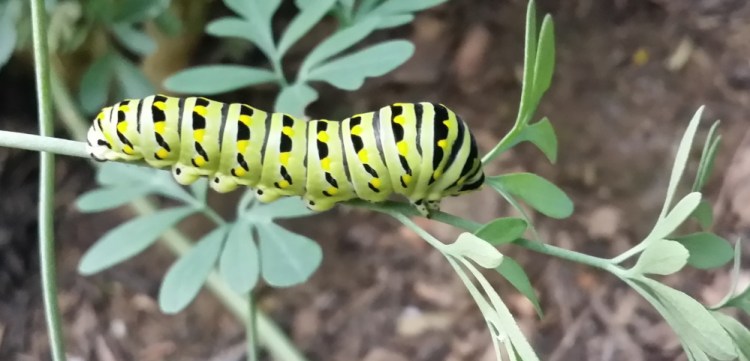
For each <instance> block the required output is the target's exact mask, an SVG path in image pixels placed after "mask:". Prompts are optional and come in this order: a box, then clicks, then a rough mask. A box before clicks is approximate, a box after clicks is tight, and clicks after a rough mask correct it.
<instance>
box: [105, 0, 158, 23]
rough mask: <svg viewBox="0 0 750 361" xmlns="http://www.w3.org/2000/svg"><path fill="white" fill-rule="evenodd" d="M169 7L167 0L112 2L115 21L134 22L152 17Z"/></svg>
mask: <svg viewBox="0 0 750 361" xmlns="http://www.w3.org/2000/svg"><path fill="white" fill-rule="evenodd" d="M167 7H169V0H128V1H118V2H115V3H114V18H113V21H114V22H117V23H136V22H141V21H144V20H148V19H150V18H154V17H156V16H157V15H159V14H160V13H162V12H164V10H166V9H167Z"/></svg>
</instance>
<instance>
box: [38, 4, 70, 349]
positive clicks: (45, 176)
mask: <svg viewBox="0 0 750 361" xmlns="http://www.w3.org/2000/svg"><path fill="white" fill-rule="evenodd" d="M46 15H47V14H46V12H45V8H44V1H42V0H32V1H31V26H32V36H33V43H34V70H35V75H36V94H37V109H38V110H39V134H40V135H41V136H44V137H50V136H52V134H53V132H54V123H53V119H52V99H51V97H50V80H49V53H48V50H47V19H46ZM54 199H55V155H54V153H53V152H41V153H40V155H39V261H40V262H41V273H42V293H43V298H44V313H45V318H46V321H47V331H48V332H49V344H50V350H51V353H52V359H53V360H55V361H63V360H65V344H64V342H63V335H62V326H61V320H60V309H59V306H58V304H57V281H56V279H55V277H56V276H57V273H56V270H55V268H56V262H55V234H54V204H55V202H54Z"/></svg>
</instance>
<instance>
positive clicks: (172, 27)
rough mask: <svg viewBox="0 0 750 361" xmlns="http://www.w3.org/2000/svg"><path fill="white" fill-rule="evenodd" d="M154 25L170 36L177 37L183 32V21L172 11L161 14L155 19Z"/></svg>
mask: <svg viewBox="0 0 750 361" xmlns="http://www.w3.org/2000/svg"><path fill="white" fill-rule="evenodd" d="M154 23H156V26H158V27H159V30H160V31H161V32H162V33H164V34H166V35H168V36H177V35H179V34H180V32H182V28H183V26H182V21H181V20H180V18H178V17H177V15H175V14H174V13H173V12H172V11H170V10H169V9H167V11H165V12H163V13H161V14H159V16H157V17H156V18H154Z"/></svg>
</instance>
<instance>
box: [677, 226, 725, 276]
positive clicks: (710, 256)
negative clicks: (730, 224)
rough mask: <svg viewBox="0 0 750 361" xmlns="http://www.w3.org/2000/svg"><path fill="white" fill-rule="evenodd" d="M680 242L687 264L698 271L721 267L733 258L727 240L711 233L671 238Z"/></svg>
mask: <svg viewBox="0 0 750 361" xmlns="http://www.w3.org/2000/svg"><path fill="white" fill-rule="evenodd" d="M672 239H673V240H675V241H677V242H680V244H682V245H683V246H685V248H687V250H688V252H690V258H688V264H690V265H691V266H693V267H695V268H699V269H711V268H717V267H721V266H723V265H725V264H727V262H729V261H731V260H732V258H733V257H734V250H733V249H732V245H730V244H729V242H728V241H727V240H725V239H724V238H721V237H719V236H717V235H715V234H713V233H708V232H699V233H692V234H688V235H685V236H679V237H673V238H672Z"/></svg>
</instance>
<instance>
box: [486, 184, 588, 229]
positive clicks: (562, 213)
mask: <svg viewBox="0 0 750 361" xmlns="http://www.w3.org/2000/svg"><path fill="white" fill-rule="evenodd" d="M486 182H487V183H488V184H489V185H490V186H492V187H493V188H495V189H496V190H498V191H499V190H500V189H502V190H505V191H507V192H509V193H511V194H513V195H515V196H517V197H518V198H520V199H522V200H523V201H524V202H526V203H527V204H528V205H530V206H531V207H533V208H534V209H536V210H537V211H539V212H540V213H542V214H544V215H546V216H548V217H552V218H557V219H562V218H566V217H569V216H570V215H571V214H572V213H573V202H572V201H571V200H570V198H568V196H567V195H566V194H565V192H563V191H562V190H561V189H560V188H558V187H557V186H556V185H554V184H552V183H551V182H550V181H548V180H546V179H544V178H542V177H540V176H538V175H536V174H532V173H511V174H505V175H500V176H494V177H489V178H487V181H486Z"/></svg>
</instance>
